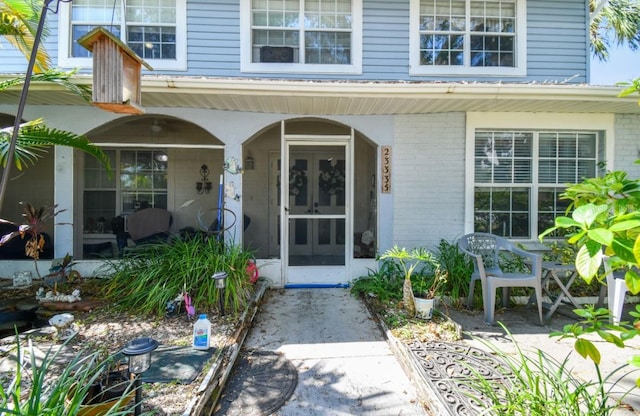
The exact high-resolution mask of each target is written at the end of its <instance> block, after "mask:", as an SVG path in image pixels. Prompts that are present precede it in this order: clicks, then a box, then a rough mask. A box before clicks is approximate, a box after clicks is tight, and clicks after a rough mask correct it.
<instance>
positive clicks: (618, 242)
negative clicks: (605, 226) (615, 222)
mask: <svg viewBox="0 0 640 416" xmlns="http://www.w3.org/2000/svg"><path fill="white" fill-rule="evenodd" d="M611 248H612V249H613V251H614V252H615V253H616V255H617V256H618V257H620V259H622V260H623V261H626V262H629V263H634V262H635V261H636V258H635V256H634V254H633V248H634V242H633V241H632V240H629V239H625V238H616V239H614V240H613V242H612V243H611Z"/></svg>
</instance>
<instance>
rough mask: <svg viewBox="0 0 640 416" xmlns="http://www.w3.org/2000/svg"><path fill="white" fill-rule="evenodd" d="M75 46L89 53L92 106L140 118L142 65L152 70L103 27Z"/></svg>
mask: <svg viewBox="0 0 640 416" xmlns="http://www.w3.org/2000/svg"><path fill="white" fill-rule="evenodd" d="M78 43H79V44H80V45H81V46H83V47H84V48H85V49H87V50H89V51H90V52H92V53H93V97H92V101H93V105H95V106H97V107H100V108H102V109H103V110H106V111H110V112H112V113H121V114H142V113H144V110H143V109H142V103H141V99H142V90H141V85H140V84H141V75H140V71H141V69H142V65H144V66H145V68H147V69H149V70H153V68H151V67H150V66H149V65H148V64H147V63H146V62H145V61H143V60H142V58H140V57H139V56H138V55H137V54H136V53H135V52H134V51H133V50H131V49H130V48H129V47H128V46H127V45H125V44H124V43H122V41H121V40H120V39H118V37H116V36H115V35H114V34H113V33H111V32H109V31H108V30H106V29H105V28H103V27H98V28H96V29H94V30H92V31H91V32H89V33H87V34H86V35H84V36H83V37H81V38H80V39H78Z"/></svg>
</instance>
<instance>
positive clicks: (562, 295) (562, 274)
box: [542, 261, 580, 320]
mask: <svg viewBox="0 0 640 416" xmlns="http://www.w3.org/2000/svg"><path fill="white" fill-rule="evenodd" d="M576 277H578V272H577V271H576V268H575V266H574V265H573V264H562V263H558V262H553V261H543V262H542V293H544V294H546V295H547V296H549V299H551V301H552V302H553V303H552V304H551V305H550V306H549V311H548V312H547V313H546V315H545V316H544V317H545V319H546V320H549V319H550V318H551V316H552V315H553V314H554V312H555V311H556V309H558V306H560V304H561V303H562V302H565V303H566V302H567V301H568V302H571V304H573V306H575V307H576V308H580V305H578V302H576V300H575V299H574V298H573V296H571V292H570V289H571V285H573V282H574V281H575V280H576ZM549 279H553V281H554V282H555V283H556V285H557V286H558V288H559V291H558V292H555V293H553V292H552V291H551V290H549ZM545 306H546V305H545Z"/></svg>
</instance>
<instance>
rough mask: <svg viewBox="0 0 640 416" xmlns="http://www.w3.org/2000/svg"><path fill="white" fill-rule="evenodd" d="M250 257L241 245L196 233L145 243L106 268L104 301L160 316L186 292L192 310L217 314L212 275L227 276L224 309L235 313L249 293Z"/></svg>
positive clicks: (217, 299)
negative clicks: (163, 241)
mask: <svg viewBox="0 0 640 416" xmlns="http://www.w3.org/2000/svg"><path fill="white" fill-rule="evenodd" d="M251 258H252V254H251V252H248V251H245V250H243V249H242V248H241V247H240V246H236V245H231V244H229V243H224V242H220V241H217V240H216V239H214V238H208V239H205V238H202V237H201V236H198V235H196V236H194V237H191V238H185V239H176V240H174V241H172V242H171V243H170V244H149V245H144V246H141V247H140V248H137V249H136V250H134V251H133V252H131V253H129V254H126V255H125V256H124V257H123V258H122V259H120V260H119V261H114V262H112V263H111V264H110V267H111V268H112V270H113V272H112V273H111V274H110V276H109V277H110V280H109V282H108V284H107V290H106V297H107V298H108V299H109V300H111V301H113V302H116V303H117V305H118V306H119V307H121V308H123V309H126V310H128V311H129V312H133V313H141V314H154V315H157V316H162V315H163V314H164V313H165V312H166V307H167V304H168V303H170V302H172V301H174V300H175V299H176V298H179V297H180V296H181V295H182V294H183V293H184V292H186V293H188V294H189V295H190V296H191V298H192V301H193V306H194V307H195V308H196V311H198V313H200V312H202V313H207V312H211V311H214V310H216V308H217V305H218V304H219V303H218V302H219V297H220V291H219V290H218V289H216V287H215V280H214V279H212V278H211V276H212V275H213V273H215V272H227V275H228V276H227V278H226V282H225V284H226V287H225V290H224V300H223V302H224V307H225V311H230V312H232V313H234V314H236V313H238V312H239V311H241V310H243V309H244V307H245V306H246V303H247V301H248V299H249V295H250V293H251V290H252V284H251V282H250V281H249V277H248V275H247V271H246V269H247V264H248V262H249V260H250V259H251Z"/></svg>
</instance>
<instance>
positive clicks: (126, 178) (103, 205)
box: [83, 149, 168, 233]
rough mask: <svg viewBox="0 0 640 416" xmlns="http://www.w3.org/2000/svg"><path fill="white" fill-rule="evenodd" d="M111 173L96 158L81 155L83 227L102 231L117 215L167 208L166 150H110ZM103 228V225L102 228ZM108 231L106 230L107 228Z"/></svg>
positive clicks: (89, 230) (106, 151)
mask: <svg viewBox="0 0 640 416" xmlns="http://www.w3.org/2000/svg"><path fill="white" fill-rule="evenodd" d="M104 152H105V153H106V154H107V155H108V156H109V158H110V159H111V160H112V161H113V162H114V166H115V169H114V170H113V173H112V176H111V177H110V178H109V177H108V176H107V173H106V170H105V168H104V166H102V165H101V164H100V162H98V161H97V160H96V159H95V158H92V157H85V158H84V175H83V178H84V230H85V233H101V232H105V231H104V226H99V225H98V224H100V223H103V224H104V222H105V221H106V222H107V224H110V223H111V222H110V221H111V220H112V219H113V218H114V217H115V216H116V215H121V214H130V213H132V212H134V211H137V210H139V209H143V208H151V207H155V208H164V209H167V166H168V162H167V153H166V151H163V150H148V149H147V150H132V149H127V150H112V149H105V150H104ZM101 228H102V229H101ZM107 232H108V231H107Z"/></svg>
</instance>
